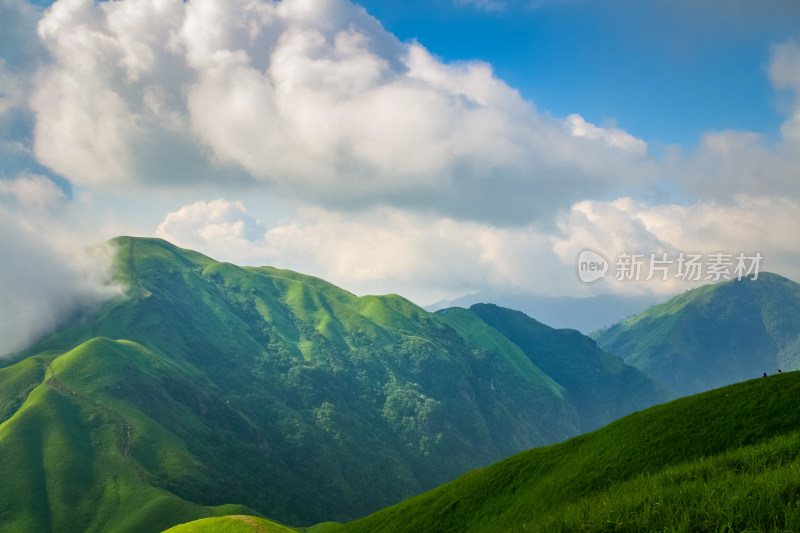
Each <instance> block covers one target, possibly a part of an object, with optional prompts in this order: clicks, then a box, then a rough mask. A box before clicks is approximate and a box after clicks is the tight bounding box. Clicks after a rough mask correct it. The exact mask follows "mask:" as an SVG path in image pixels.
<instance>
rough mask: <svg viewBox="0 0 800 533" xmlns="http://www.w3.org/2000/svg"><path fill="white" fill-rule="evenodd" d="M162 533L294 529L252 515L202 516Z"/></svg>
mask: <svg viewBox="0 0 800 533" xmlns="http://www.w3.org/2000/svg"><path fill="white" fill-rule="evenodd" d="M164 533H295V530H294V529H289V528H288V527H285V526H282V525H280V524H277V523H275V522H271V521H269V520H265V519H263V518H257V517H254V516H245V515H233V516H222V517H218V518H203V519H201V520H196V521H194V522H189V523H188V524H181V525H178V526H175V527H173V528H170V529H168V530H166V531H165V532H164Z"/></svg>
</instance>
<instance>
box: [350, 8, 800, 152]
mask: <svg viewBox="0 0 800 533" xmlns="http://www.w3.org/2000/svg"><path fill="white" fill-rule="evenodd" d="M361 3H362V5H364V7H366V8H367V10H368V11H369V12H370V13H371V14H373V15H374V16H376V17H377V18H378V19H379V20H380V21H381V22H382V23H383V25H384V26H385V27H386V28H387V29H388V30H389V31H391V32H393V33H394V34H395V35H397V36H398V37H399V38H401V39H404V40H405V39H417V40H419V41H420V42H421V43H424V44H425V46H426V47H428V48H429V49H430V50H431V51H432V52H434V53H436V54H438V55H440V56H441V57H442V58H444V59H445V60H447V61H456V60H469V59H480V60H483V61H487V62H489V63H491V64H492V66H493V67H494V70H495V72H496V73H497V75H498V76H499V77H500V78H502V79H504V80H505V81H507V82H508V83H509V84H510V85H511V86H512V87H515V88H517V89H519V90H520V92H521V93H522V95H523V96H524V97H525V98H527V99H529V100H531V101H533V102H535V103H536V104H537V106H539V107H540V108H541V109H544V110H547V111H550V112H551V113H553V114H555V115H567V114H569V113H580V114H581V115H583V116H584V118H586V119H587V120H589V121H590V122H593V123H595V124H601V125H602V124H606V123H608V122H609V121H616V123H617V124H618V125H619V126H620V127H622V128H624V129H625V130H626V131H628V132H630V133H632V134H633V135H636V136H638V137H642V138H644V139H645V140H647V141H648V142H651V143H655V144H680V145H681V146H682V147H683V148H684V149H691V148H692V147H693V146H694V145H695V144H696V143H697V142H698V140H699V138H700V136H701V135H702V134H703V133H704V132H706V131H709V130H715V129H743V130H750V131H757V132H763V133H764V134H765V135H766V136H768V137H770V138H774V137H775V136H776V135H777V130H778V127H779V126H780V124H781V122H782V121H783V113H781V112H780V110H779V108H780V107H781V99H782V97H781V95H780V94H779V93H776V91H775V90H774V88H773V87H772V86H771V84H770V82H769V79H768V78H767V76H766V68H767V65H768V62H769V55H770V46H771V45H772V43H775V42H783V41H785V40H786V39H788V38H790V37H792V36H794V35H795V34H796V30H797V24H798V20H799V19H798V17H797V16H796V15H797V13H796V12H795V13H792V12H791V11H789V12H788V14H787V9H786V8H785V6H783V5H777V4H778V3H776V2H766V3H765V4H763V9H760V8H752V10H747V11H745V10H743V9H737V8H736V7H735V6H734V7H730V6H728V7H725V6H724V2H696V3H695V5H693V6H692V5H686V4H687V3H685V2H666V1H656V2H637V1H619V0H616V1H595V0H584V1H581V0H575V1H560V2H559V1H552V2H546V1H545V2H542V3H540V4H538V5H536V6H531V5H530V4H529V3H528V2H513V1H512V2H509V3H507V5H506V6H505V7H504V8H502V9H498V10H486V9H481V8H479V7H477V6H475V5H474V4H459V3H456V2H450V1H444V0H434V1H424V0H410V1H406V2H382V1H377V0H367V1H364V2H361ZM703 4H705V6H704V5H703ZM784 111H785V110H784Z"/></svg>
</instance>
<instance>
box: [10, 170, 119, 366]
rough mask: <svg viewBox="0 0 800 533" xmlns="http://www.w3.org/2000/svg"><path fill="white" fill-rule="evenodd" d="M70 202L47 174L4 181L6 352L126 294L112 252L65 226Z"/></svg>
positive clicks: (19, 347) (18, 347)
mask: <svg viewBox="0 0 800 533" xmlns="http://www.w3.org/2000/svg"><path fill="white" fill-rule="evenodd" d="M67 204H68V202H67V198H66V196H65V195H64V193H63V192H62V191H61V189H59V188H58V187H57V186H56V185H55V184H54V183H53V182H52V181H50V180H49V179H48V178H46V177H44V176H37V175H24V176H20V177H18V178H16V179H15V180H11V181H0V247H2V249H3V276H2V280H0V316H2V317H3V320H2V321H0V356H2V354H8V353H11V352H14V351H17V350H21V349H23V348H26V347H27V346H29V345H30V344H31V343H32V342H34V341H36V340H37V339H38V338H40V337H41V336H42V335H45V334H47V333H50V332H52V331H54V330H55V329H56V328H57V327H58V326H60V325H61V324H63V322H64V321H65V320H68V319H70V318H73V317H74V316H75V314H76V313H79V312H86V311H87V310H90V309H93V308H95V307H96V306H97V305H99V304H101V303H102V302H104V301H106V300H107V299H109V298H112V297H114V296H116V295H120V294H121V293H122V289H121V288H120V287H119V286H118V285H116V284H114V283H113V282H112V281H111V259H112V251H111V250H109V249H107V248H106V247H103V246H97V247H94V248H92V249H87V248H84V247H83V246H82V245H78V244H77V243H76V239H75V237H74V236H73V235H72V234H71V233H70V231H69V230H67V228H66V227H64V225H63V222H64V219H65V216H66V213H65V212H64V211H65V210H67V209H68V205H67ZM56 220H59V223H56Z"/></svg>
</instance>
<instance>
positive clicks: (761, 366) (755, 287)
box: [592, 272, 800, 396]
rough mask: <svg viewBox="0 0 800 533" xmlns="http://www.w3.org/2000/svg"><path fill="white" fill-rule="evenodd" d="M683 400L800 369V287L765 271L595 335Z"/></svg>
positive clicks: (700, 291) (702, 289) (676, 301)
mask: <svg viewBox="0 0 800 533" xmlns="http://www.w3.org/2000/svg"><path fill="white" fill-rule="evenodd" d="M592 336H593V337H594V338H595V339H596V340H597V343H598V345H599V346H601V347H602V348H603V349H605V350H608V351H609V352H612V353H614V354H616V355H619V356H621V357H622V358H623V359H624V360H625V361H626V362H627V363H629V364H631V365H633V366H635V367H637V368H638V369H640V370H642V371H644V372H646V373H647V374H649V375H651V376H653V377H654V378H656V379H657V380H659V381H660V382H661V383H662V384H664V385H665V386H666V387H668V388H669V389H670V390H672V391H673V392H675V393H676V394H678V395H679V396H683V395H687V394H694V393H696V392H701V391H705V390H709V389H713V388H717V387H721V386H723V385H728V384H730V383H736V382H739V381H743V380H746V379H750V378H753V377H757V376H761V375H762V374H763V373H767V374H774V373H776V372H777V371H778V370H779V369H782V370H784V371H786V370H797V369H798V368H800V285H798V284H797V283H795V282H793V281H791V280H788V279H786V278H784V277H782V276H779V275H777V274H771V273H769V272H762V273H761V274H759V275H758V279H757V280H755V281H754V280H752V279H750V278H744V279H742V280H741V281H737V280H734V281H728V282H724V283H718V284H714V285H705V286H703V287H700V288H697V289H694V290H691V291H687V292H685V293H683V294H681V295H679V296H676V297H675V298H672V299H671V300H669V301H668V302H665V303H663V304H659V305H655V306H652V307H650V308H649V309H647V310H646V311H644V312H642V313H640V314H638V315H636V316H633V317H630V318H628V319H626V320H623V321H621V322H619V323H618V324H615V325H614V326H612V327H610V328H608V329H604V330H599V331H597V332H594V333H593V334H592Z"/></svg>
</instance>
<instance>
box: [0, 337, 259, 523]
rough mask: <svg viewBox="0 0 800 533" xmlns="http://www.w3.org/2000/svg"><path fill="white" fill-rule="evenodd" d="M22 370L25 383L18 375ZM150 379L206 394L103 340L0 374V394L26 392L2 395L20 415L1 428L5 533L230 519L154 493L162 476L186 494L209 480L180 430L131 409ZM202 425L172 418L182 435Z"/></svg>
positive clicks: (188, 417) (154, 360)
mask: <svg viewBox="0 0 800 533" xmlns="http://www.w3.org/2000/svg"><path fill="white" fill-rule="evenodd" d="M20 366H22V368H23V369H24V372H23V373H24V375H25V377H24V379H20V376H19V375H16V376H15V375H14V374H19V368H17V367H20ZM146 375H151V376H158V377H159V378H161V379H172V380H175V382H176V383H181V384H183V385H185V386H187V387H198V386H199V385H198V384H197V383H195V381H196V380H195V379H194V377H193V376H186V375H185V374H184V373H183V372H181V371H180V370H179V369H177V368H175V367H174V365H170V364H169V363H168V362H166V361H164V360H163V358H160V357H158V356H156V355H155V354H153V353H151V352H149V351H147V350H146V349H144V348H143V347H142V346H139V345H136V344H135V343H131V342H128V341H111V340H109V339H99V338H98V339H93V340H91V341H88V342H86V343H84V344H82V345H80V346H78V347H77V348H75V349H73V350H70V351H68V352H65V353H63V354H59V353H53V352H51V353H46V354H42V355H40V356H36V357H32V358H29V359H26V360H25V361H24V362H23V364H21V365H15V366H12V367H9V368H4V369H0V384H3V385H5V384H6V383H9V382H11V383H13V382H16V383H24V384H25V386H23V387H22V390H20V389H19V388H13V387H12V388H7V387H5V386H3V387H2V390H3V392H4V393H5V398H4V404H5V407H6V409H5V412H6V413H8V412H9V411H10V410H9V406H13V405H15V404H16V405H18V406H19V407H18V408H16V409H14V410H13V411H14V412H13V414H11V415H10V416H7V417H4V419H3V422H2V423H0V493H2V495H3V497H2V498H0V524H2V529H3V531H75V530H82V531H133V530H140V531H147V530H156V529H158V528H159V527H162V526H163V524H168V523H175V522H176V521H180V520H187V519H188V520H191V519H195V518H201V517H206V516H213V515H214V514H218V513H219V512H225V511H224V510H221V509H213V508H205V507H201V506H199V505H197V504H194V503H189V502H187V501H184V500H181V499H180V498H178V497H176V496H175V495H174V494H172V493H170V492H169V491H168V490H165V489H168V488H169V485H170V484H169V483H165V484H161V485H162V488H157V487H156V486H154V484H153V483H152V477H153V476H154V475H156V474H155V473H156V472H157V473H158V475H160V476H164V477H165V478H166V477H169V478H171V479H174V480H179V481H180V482H182V483H184V484H187V485H188V484H191V483H194V482H195V481H197V480H198V477H199V476H203V475H207V473H206V472H204V471H203V469H201V468H197V465H196V464H194V462H193V460H192V457H191V455H190V454H189V453H188V452H187V450H186V449H185V447H184V446H183V445H182V443H181V442H179V441H178V440H177V439H175V438H172V437H171V431H174V428H170V431H168V430H166V429H165V427H164V426H162V425H159V424H157V423H155V422H154V421H153V420H152V419H150V418H149V417H147V416H145V415H144V414H143V413H142V412H141V411H140V410H138V409H137V408H136V407H135V403H138V402H137V401H135V400H134V401H125V399H126V397H127V398H128V399H131V398H133V397H135V398H139V399H141V397H142V395H143V394H147V393H148V392H150V391H147V390H141V389H138V388H137V385H139V384H140V383H142V381H143V377H144V376H146ZM14 378H16V379H14ZM15 389H16V391H15ZM15 392H16V394H15ZM9 398H13V399H12V400H11V401H9ZM148 400H152V401H154V404H157V403H160V402H159V400H163V398H152V397H151V398H148ZM171 405H172V407H179V406H178V405H177V404H171ZM157 407H158V405H154V406H153V408H157ZM180 407H184V406H180ZM195 417H196V415H195ZM195 417H192V413H191V411H190V410H189V409H186V408H184V409H183V410H182V411H180V412H174V413H166V414H165V418H166V419H169V422H170V423H171V424H176V425H178V426H179V427H184V428H186V426H187V424H189V423H191V422H192V421H195V420H196V418H195ZM196 496H200V494H196ZM229 511H237V512H243V511H244V512H248V509H246V508H244V507H241V506H238V507H236V508H235V509H234V508H231V509H229ZM249 512H250V513H252V511H249Z"/></svg>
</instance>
